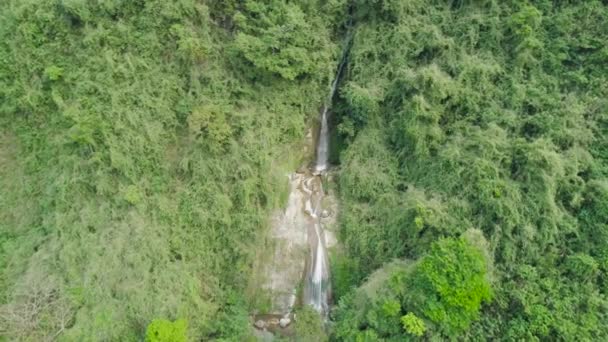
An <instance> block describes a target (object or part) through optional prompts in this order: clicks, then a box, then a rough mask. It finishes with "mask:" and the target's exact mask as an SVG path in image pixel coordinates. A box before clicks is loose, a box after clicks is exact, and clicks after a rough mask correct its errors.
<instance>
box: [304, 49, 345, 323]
mask: <svg viewBox="0 0 608 342" xmlns="http://www.w3.org/2000/svg"><path fill="white" fill-rule="evenodd" d="M345 57H346V56H344V57H343V59H342V61H341V62H340V66H339V67H338V72H337V74H336V78H335V79H334V81H333V83H332V86H331V90H330V92H329V97H328V99H327V100H328V101H327V103H326V104H325V105H324V106H323V110H322V111H321V127H320V129H319V140H318V142H317V155H316V161H315V165H314V168H313V169H314V171H315V173H316V176H315V177H314V178H316V184H318V187H319V189H318V196H316V197H315V196H314V193H315V191H314V189H310V180H311V179H309V180H308V181H306V182H304V184H303V185H304V186H303V188H304V191H305V192H306V193H308V194H309V195H310V197H309V203H307V204H306V208H307V209H306V210H307V212H308V213H309V215H310V218H311V219H312V220H313V224H312V225H311V229H310V230H309V233H308V239H309V244H310V248H311V250H310V260H309V263H308V265H309V267H308V269H307V270H306V280H305V284H304V285H305V292H304V303H305V304H308V305H310V306H312V307H313V308H315V309H316V310H317V311H318V312H319V313H321V314H322V315H323V316H326V315H327V314H328V313H329V301H330V297H331V286H330V276H329V261H328V258H327V249H326V244H325V233H324V231H323V226H322V224H321V219H320V216H321V215H320V204H321V199H322V197H323V188H322V185H321V179H320V177H321V174H322V173H323V172H324V171H326V170H327V167H328V163H329V119H328V116H329V106H330V104H331V100H332V99H333V97H334V95H335V93H336V88H337V87H338V80H339V78H340V74H341V73H342V69H343V68H344V63H345V60H346V59H345ZM315 199H316V200H315Z"/></svg>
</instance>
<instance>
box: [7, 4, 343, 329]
mask: <svg viewBox="0 0 608 342" xmlns="http://www.w3.org/2000/svg"><path fill="white" fill-rule="evenodd" d="M238 3H239V5H238V6H237V5H234V6H232V7H233V9H232V11H233V13H229V10H230V6H231V3H230V2H217V3H207V2H204V1H195V0H182V1H163V0H154V1H118V0H113V1H95V0H92V1H84V0H83V1H79V0H70V1H67V0H45V1H40V0H27V1H23V0H15V1H2V2H1V4H0V122H1V126H0V129H1V131H0V142H1V144H0V161H1V162H0V189H2V190H1V194H0V208H1V210H0V306H1V312H0V313H1V315H0V319H1V321H0V334H1V335H4V336H5V337H6V339H7V340H11V341H12V340H29V341H41V340H47V339H52V338H53V337H55V336H58V337H61V339H62V340H68V341H88V340H94V341H129V340H135V341H136V340H141V339H143V338H144V337H145V333H146V327H147V326H148V325H149V324H150V322H152V321H153V320H154V319H165V320H170V321H174V320H176V319H183V320H184V321H185V322H187V329H188V333H187V334H188V335H187V336H188V339H189V340H200V339H209V338H216V339H221V338H228V339H240V338H241V337H242V336H243V335H246V334H249V329H250V323H249V321H248V314H249V308H248V306H247V302H248V299H247V298H244V296H243V289H244V288H245V287H246V285H247V281H248V275H249V274H250V272H251V265H252V259H253V254H254V247H255V245H256V243H257V242H258V241H261V240H260V239H262V238H263V236H264V231H265V230H266V226H267V224H266V223H267V219H268V217H269V210H270V209H272V208H276V207H278V206H279V205H281V204H282V203H283V201H284V199H283V197H285V194H284V193H285V191H286V187H287V184H286V181H285V177H284V174H285V173H287V172H288V171H289V170H292V169H295V167H297V162H298V160H297V158H299V157H300V156H299V155H298V153H293V150H294V147H292V146H296V147H297V148H298V149H299V145H300V141H301V140H302V138H303V137H304V135H305V134H306V127H307V126H308V125H309V123H310V121H311V120H313V119H315V118H316V116H317V112H318V108H319V106H320V103H321V102H322V101H323V99H324V98H325V96H326V95H325V94H326V93H327V89H328V87H329V85H330V82H331V78H332V76H333V73H334V69H335V61H336V59H337V58H336V56H337V55H338V54H339V53H340V51H339V48H338V46H337V45H336V44H334V43H333V42H332V37H331V35H330V32H331V31H332V30H333V28H331V27H330V26H327V25H325V24H324V23H325V22H327V23H332V22H339V20H333V19H332V16H333V15H335V13H338V9H339V8H338V7H337V6H339V3H332V2H314V1H313V2H311V1H302V2H300V3H296V2H289V3H288V2H285V1H273V2H272V4H271V5H263V6H268V8H266V7H259V6H261V5H259V4H258V3H257V2H255V1H247V2H246V3H245V4H240V2H238ZM235 4H236V2H235ZM269 8H272V11H270V12H267V11H266V10H267V9H269ZM261 14H264V15H267V16H268V17H261V16H260V15H261ZM278 25H280V27H281V30H277V28H276V27H278ZM300 30H305V31H306V32H305V35H303V36H302V35H301V34H300ZM252 37H253V38H252ZM249 38H252V39H249ZM251 44H254V45H251ZM260 44H261V45H265V44H266V45H267V48H264V49H261V48H260V46H257V45H260ZM277 51H279V53H278V54H276V52H277ZM295 78H297V81H294V79H295ZM160 328H163V327H160ZM164 328H166V327H164ZM164 328H163V329H164ZM165 330H166V329H165Z"/></svg>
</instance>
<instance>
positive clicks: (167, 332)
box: [146, 319, 187, 342]
mask: <svg viewBox="0 0 608 342" xmlns="http://www.w3.org/2000/svg"><path fill="white" fill-rule="evenodd" d="M186 327H187V323H186V321H185V320H183V319H182V320H179V319H178V320H177V321H175V322H171V321H167V320H165V319H155V320H153V321H152V322H150V324H148V328H146V342H186V341H187V337H186Z"/></svg>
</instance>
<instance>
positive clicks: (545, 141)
mask: <svg viewBox="0 0 608 342" xmlns="http://www.w3.org/2000/svg"><path fill="white" fill-rule="evenodd" d="M355 3H356V5H355V7H354V11H353V15H354V18H355V21H356V23H355V28H354V42H353V46H352V49H351V52H350V60H349V64H348V69H347V75H346V77H345V79H344V80H343V86H342V87H341V92H340V98H339V110H338V115H337V117H336V119H335V121H336V124H337V127H338V131H339V134H340V140H341V142H342V143H341V144H342V145H341V146H342V147H341V152H340V155H339V158H340V162H341V172H340V190H341V191H340V192H341V204H342V207H343V211H342V218H341V229H342V230H341V233H342V234H341V235H342V240H343V242H344V247H345V251H344V252H343V253H342V255H341V256H340V257H339V258H337V259H336V260H335V262H334V265H335V267H334V275H335V282H336V283H337V286H336V290H337V291H338V293H337V295H338V296H339V297H341V299H340V302H339V307H338V309H337V310H336V313H335V315H334V318H335V319H336V320H337V323H336V327H337V328H336V330H335V331H334V337H335V338H336V339H338V340H342V339H346V340H358V341H376V340H399V341H401V340H403V339H404V338H405V339H416V338H418V337H419V336H421V338H423V339H446V338H460V339H466V340H510V341H512V340H525V341H530V340H551V341H555V340H565V341H575V340H586V341H591V340H593V341H599V340H606V339H608V325H606V322H607V321H608V297H607V295H608V207H607V203H608V181H607V178H606V177H607V175H608V161H607V158H608V149H607V147H608V134H607V133H608V113H607V112H606V110H607V108H608V102H607V99H608V88H607V87H606V85H607V84H608V73H607V71H608V70H607V67H608V50H607V48H606V42H608V8H607V7H606V5H605V4H604V3H602V2H600V1H545V0H539V1H491V0H488V1H392V0H385V1H373V2H372V1H358V2H355ZM465 241H467V242H466V244H465ZM486 241H487V242H486ZM475 250H477V252H475ZM395 258H398V259H403V260H409V261H407V262H406V264H405V265H400V266H395V265H394V264H389V266H384V267H383V265H384V264H385V263H387V262H389V261H391V260H393V259H395ZM484 265H485V266H484ZM377 269H380V270H379V271H376V273H374V275H373V276H370V274H371V273H372V272H373V271H374V270H377ZM353 274H355V275H353ZM366 279H367V280H366ZM484 279H485V280H484ZM358 285H361V286H362V287H361V288H359V289H353V288H354V287H355V286H358ZM349 289H351V290H349Z"/></svg>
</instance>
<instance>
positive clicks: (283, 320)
mask: <svg viewBox="0 0 608 342" xmlns="http://www.w3.org/2000/svg"><path fill="white" fill-rule="evenodd" d="M290 323H291V320H290V319H289V318H288V317H283V318H281V319H280V320H279V325H280V326H281V328H285V327H287V326H288V325H289V324H290Z"/></svg>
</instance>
